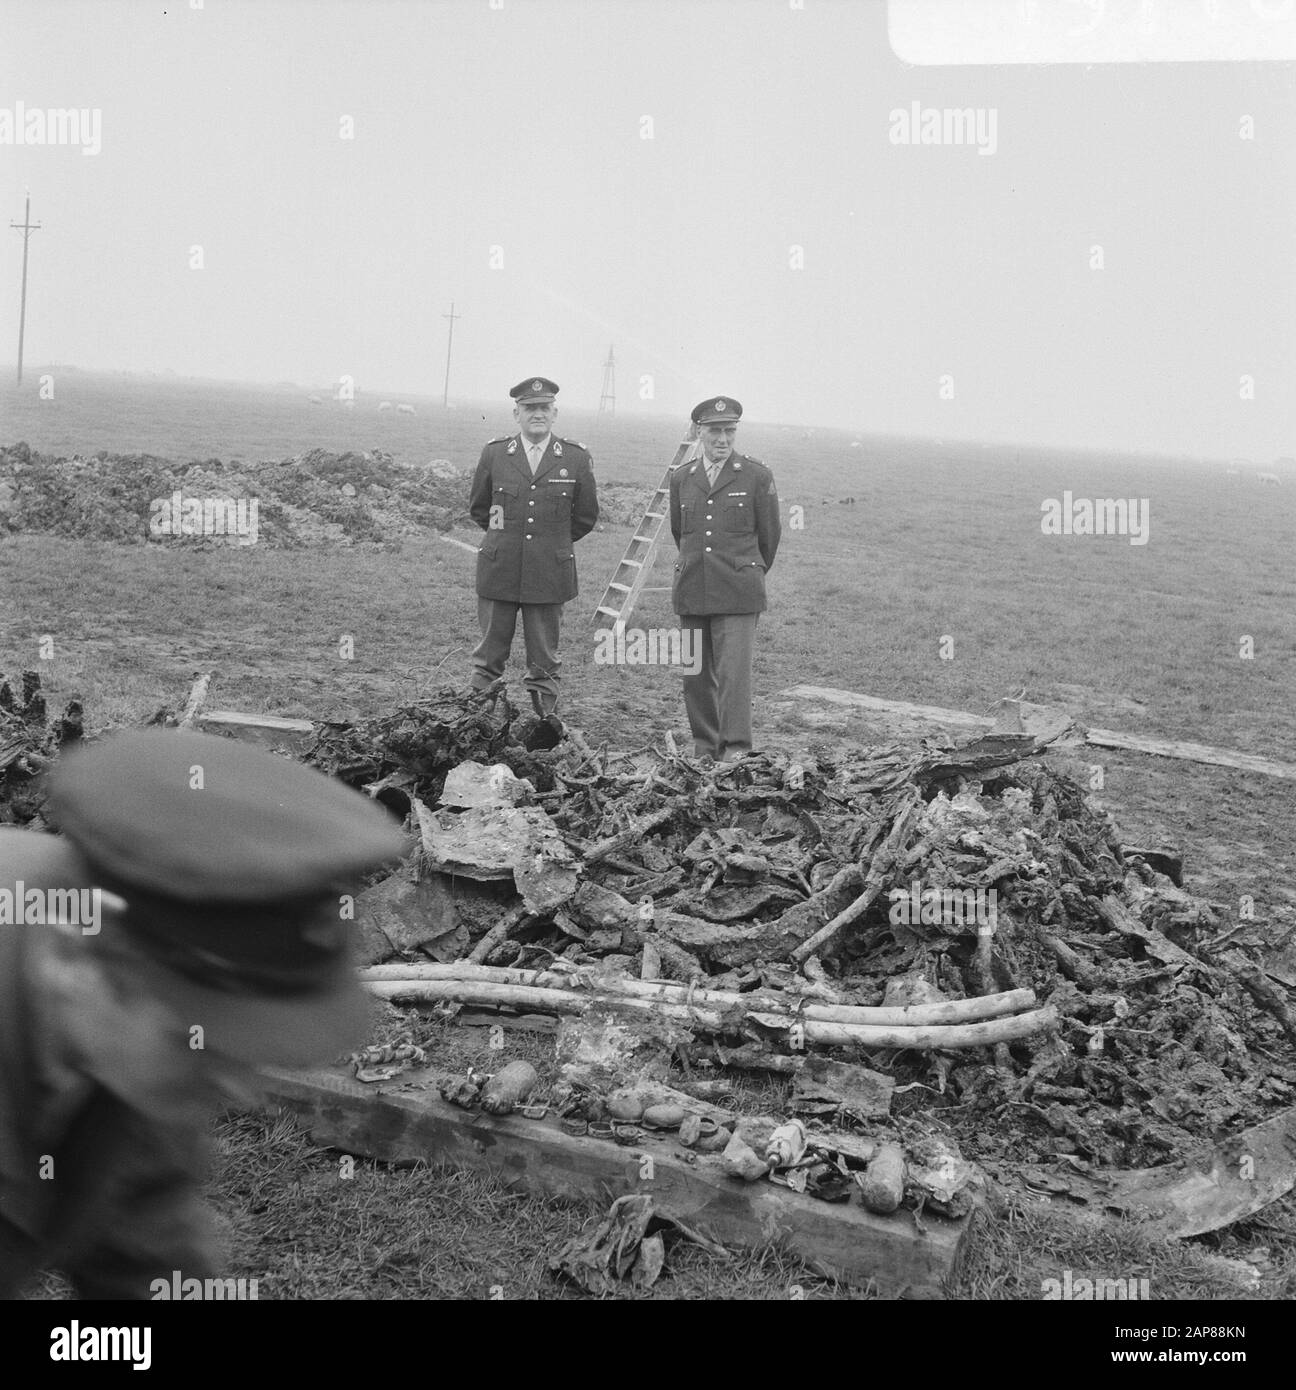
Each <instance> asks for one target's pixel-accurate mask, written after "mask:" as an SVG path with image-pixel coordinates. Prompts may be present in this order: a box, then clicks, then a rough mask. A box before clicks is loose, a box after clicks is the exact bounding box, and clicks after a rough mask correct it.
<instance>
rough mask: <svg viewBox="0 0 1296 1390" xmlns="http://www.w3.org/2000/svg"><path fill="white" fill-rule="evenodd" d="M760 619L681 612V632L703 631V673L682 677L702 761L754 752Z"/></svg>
mask: <svg viewBox="0 0 1296 1390" xmlns="http://www.w3.org/2000/svg"><path fill="white" fill-rule="evenodd" d="M758 617H760V614H759V613H711V614H709V615H706V616H700V617H690V616H688V615H686V614H683V613H681V614H680V620H679V621H680V627H681V628H690V627H691V628H694V629H700V630H701V633H702V643H701V647H702V666H701V670H699V672H698V673H697V675H696V676H685V677H684V708H685V709H686V710H687V711H688V719H689V728H690V729H691V730H692V732H693V752H694V754H695V755H696V756H697V757H699V758H701V757H705V756H706V755H707V754H710V756H711V757H713V758H736V757H740V756H741V755H742V754H744V753H750V752H751V746H752V724H751V663H752V646H753V645H754V642H755V637H756V619H757V618H758ZM695 640H696V639H695Z"/></svg>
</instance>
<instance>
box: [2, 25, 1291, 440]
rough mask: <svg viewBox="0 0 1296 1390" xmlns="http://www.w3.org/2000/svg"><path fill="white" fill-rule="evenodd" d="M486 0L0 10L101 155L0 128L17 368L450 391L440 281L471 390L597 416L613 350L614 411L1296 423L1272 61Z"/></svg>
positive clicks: (1284, 181) (15, 71) (900, 427)
mask: <svg viewBox="0 0 1296 1390" xmlns="http://www.w3.org/2000/svg"><path fill="white" fill-rule="evenodd" d="M1190 2H1192V0H1182V3H1183V4H1184V5H1187V4H1189V3H1190ZM494 3H495V4H496V5H499V8H492V0H404V2H403V3H387V2H386V0H336V2H330V0H206V2H205V3H204V4H203V5H202V6H201V8H196V9H195V8H191V7H190V3H189V0H173V2H172V3H168V4H165V5H164V4H162V3H142V2H140V3H135V0H131V2H130V3H117V2H115V0H87V2H86V3H77V2H76V0H0V108H5V107H7V108H8V109H9V110H10V111H11V112H15V111H16V103H18V102H22V103H24V105H25V106H26V107H27V108H28V109H30V108H63V107H76V108H87V109H91V108H93V109H97V110H99V111H100V112H101V113H102V114H101V119H102V129H101V137H100V138H101V145H102V147H101V150H100V152H99V153H98V154H95V155H85V154H83V153H82V152H81V150H80V149H79V148H76V147H73V146H62V147H56V146H51V145H44V146H29V145H21V146H20V145H16V144H5V143H0V211H2V212H3V213H4V215H5V221H6V222H7V221H10V220H21V217H22V199H23V190H24V188H25V187H27V186H30V188H31V193H32V215H33V218H34V219H39V220H40V222H41V224H42V228H41V230H40V231H39V232H36V233H34V234H33V236H32V239H31V254H32V262H31V272H30V288H29V307H28V314H29V317H28V334H27V361H28V365H29V367H30V366H33V365H36V364H39V363H42V362H66V363H73V364H77V365H80V366H94V367H105V368H127V369H137V370H151V371H160V370H167V369H169V370H174V371H176V372H179V373H182V374H193V375H200V376H215V377H226V378H236V379H246V380H263V381H277V380H288V381H297V382H301V383H303V384H307V385H312V386H319V385H321V384H323V383H326V382H329V381H335V380H337V379H338V378H340V377H341V376H342V375H343V374H347V375H350V376H352V377H353V378H354V379H355V382H356V384H357V387H358V388H359V389H360V390H361V391H366V390H368V391H374V392H381V393H383V394H387V393H395V392H400V391H409V392H423V393H427V394H432V395H439V394H440V391H441V383H442V376H443V373H444V370H445V349H446V326H447V325H446V321H445V319H444V318H443V317H442V315H443V314H444V313H446V312H447V311H448V310H449V307H450V302H451V300H454V301H455V303H456V306H457V310H458V312H460V313H461V314H462V315H463V317H462V318H461V319H460V320H458V321H457V322H456V325H455V342H454V360H453V369H452V376H451V394H452V396H456V397H459V398H461V399H465V398H472V399H483V398H492V397H494V398H500V397H503V396H504V395H505V393H506V392H507V388H508V387H509V386H510V385H512V384H513V383H514V382H515V381H517V380H518V379H519V378H521V377H523V376H527V375H532V374H534V373H538V372H542V373H544V374H546V375H549V376H552V377H553V378H554V379H556V380H557V381H558V382H559V383H560V384H561V386H562V390H563V394H562V398H561V399H562V402H563V403H564V404H567V405H569V406H572V407H593V406H595V405H596V404H597V402H598V396H599V391H600V386H601V382H602V370H603V360H604V358H605V357H606V355H607V351H608V347H609V345H610V344H615V348H616V358H617V378H616V390H617V408H618V411H619V412H624V411H630V410H634V409H640V410H645V411H651V412H653V413H662V412H667V413H683V412H685V411H687V410H688V408H689V407H690V406H691V405H692V404H693V403H694V402H695V401H697V400H699V399H700V398H701V397H703V396H704V395H708V394H711V393H716V392H724V393H726V394H732V395H735V396H737V397H739V398H740V399H741V400H742V401H743V402H744V403H745V405H746V408H747V413H748V415H749V416H751V417H752V418H755V419H760V420H767V421H787V422H797V423H807V424H810V423H815V422H821V423H825V424H839V425H845V426H847V427H850V428H853V429H858V430H861V431H865V430H867V431H878V432H886V433H904V434H916V435H937V436H943V437H946V438H950V437H964V438H969V439H996V440H1011V441H1018V442H1023V443H1030V442H1043V443H1051V444H1062V445H1068V444H1078V445H1100V446H1116V447H1121V448H1128V449H1136V450H1153V451H1165V452H1179V453H1188V454H1194V455H1203V456H1243V457H1248V458H1254V459H1257V460H1261V461H1266V462H1267V461H1268V460H1270V459H1272V458H1274V457H1276V456H1279V455H1292V454H1296V390H1294V389H1293V388H1294V386H1296V235H1294V232H1296V217H1294V216H1293V214H1294V213H1296V179H1294V178H1293V174H1294V173H1296V161H1294V159H1293V149H1294V148H1296V84H1294V83H1293V67H1292V65H1291V64H1281V63H1271V64H1263V63H1260V64H1251V63H1240V62H1235V63H1191V64H1162V65H1148V64H1123V65H1122V64H1112V65H1099V66H1089V67H1086V66H1084V65H1077V64H1072V65H1069V66H1031V65H1028V64H1018V65H1014V66H989V67H987V66H961V67H955V66H941V67H925V66H915V65H910V64H907V63H904V62H902V61H900V60H899V59H898V58H897V57H896V56H895V55H894V53H893V52H892V50H891V46H890V44H889V42H888V31H887V23H886V9H885V6H884V5H883V4H882V3H881V0H805V3H804V8H802V9H796V8H793V5H792V4H791V3H789V0H494ZM1013 7H1014V8H1015V6H1013ZM914 103H919V104H920V108H922V109H926V108H942V109H943V108H969V107H970V108H974V109H980V110H981V111H982V113H983V121H984V122H986V123H988V121H989V119H990V115H989V113H990V112H991V111H993V112H994V126H993V132H994V148H993V153H986V154H982V153H980V151H979V150H978V148H977V146H976V145H975V144H966V143H965V144H941V145H932V144H928V145H921V144H916V143H908V144H906V143H896V142H895V138H894V137H896V136H897V134H903V131H902V130H899V131H898V128H897V121H896V118H894V117H893V115H892V112H893V111H896V110H902V111H904V112H906V113H908V112H910V111H911V110H912V107H913V104H914ZM1248 117H1249V118H1251V120H1252V122H1253V124H1254V138H1253V139H1243V138H1241V132H1242V130H1243V122H1244V119H1245V118H1248ZM344 118H351V120H352V121H353V123H354V138H353V139H344V138H341V136H342V134H343V133H344ZM989 130H990V127H989V125H988V124H983V131H984V132H985V133H986V134H987V135H988V133H989ZM646 135H647V136H650V137H651V138H644V137H645V136H646ZM985 143H986V142H985V141H983V144H985ZM5 236H6V240H5V243H4V258H3V262H0V360H9V361H12V359H13V356H14V353H15V345H16V342H15V340H16V324H17V317H18V278H19V267H20V257H21V238H20V237H19V236H18V235H17V234H16V233H14V232H10V231H7V230H6V232H5ZM195 245H198V246H201V248H202V258H203V268H202V269H201V270H198V269H192V268H191V267H190V259H191V251H190V248H191V247H192V246H195ZM1095 245H1097V246H1100V247H1101V253H1100V254H1101V259H1102V262H1103V268H1102V269H1101V270H1097V269H1093V268H1091V262H1092V261H1093V260H1094V258H1095V255H1096V253H1094V252H1093V251H1092V250H1091V248H1093V247H1094V246H1095ZM795 248H801V251H800V253H799V257H798V252H797V250H796V249H795ZM501 258H502V264H500V261H501ZM799 258H800V260H801V261H802V262H803V263H801V264H798V260H799ZM492 261H494V264H493V263H492ZM1244 374H1245V375H1249V376H1251V377H1253V378H1254V381H1255V387H1254V393H1255V399H1254V400H1244V399H1241V397H1240V379H1241V378H1242V377H1243V375H1244ZM641 378H651V379H652V380H651V386H652V392H653V395H652V398H651V399H646V400H641V399H640V381H641ZM942 378H948V380H946V382H945V383H944V384H945V395H947V396H948V395H949V392H950V387H951V385H952V390H953V399H942Z"/></svg>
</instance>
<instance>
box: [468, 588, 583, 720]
mask: <svg viewBox="0 0 1296 1390" xmlns="http://www.w3.org/2000/svg"><path fill="white" fill-rule="evenodd" d="M519 611H521V614H522V639H523V641H524V642H525V644H526V660H527V669H526V675H525V676H524V677H523V678H522V684H523V685H524V686H525V687H526V688H527V690H528V691H529V692H530V694H531V703H532V705H533V706H534V707H535V712H536V713H537V714H552V713H553V711H554V708H555V706H556V705H557V704H558V668H559V667H560V666H561V665H562V658H561V657H559V655H558V638H559V634H560V631H561V628H562V611H563V606H562V604H561V603H509V602H507V601H506V600H504V599H498V598H479V599H478V600H477V621H478V623H479V624H480V625H481V633H482V639H481V641H480V642H479V643H478V644H477V648H476V650H475V651H474V652H473V654H472V661H473V675H472V684H473V689H474V690H485V689H486V687H487V686H489V685H492V684H493V683H494V682H495V681H497V680H499V678H500V677H501V676H502V675H503V674H504V665H505V663H506V662H507V661H508V658H509V652H510V651H511V650H512V647H513V634H514V632H515V631H516V630H517V617H518V612H519Z"/></svg>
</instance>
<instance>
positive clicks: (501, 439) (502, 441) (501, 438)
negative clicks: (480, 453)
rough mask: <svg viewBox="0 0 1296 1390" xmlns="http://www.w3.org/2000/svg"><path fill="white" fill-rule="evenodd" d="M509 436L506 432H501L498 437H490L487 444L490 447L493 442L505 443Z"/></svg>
mask: <svg viewBox="0 0 1296 1390" xmlns="http://www.w3.org/2000/svg"><path fill="white" fill-rule="evenodd" d="M507 438H508V435H506V434H501V435H500V436H499V437H498V438H497V439H488V440H487V441H486V444H487V446H488V447H489V446H490V445H491V444H503V443H504V441H505V440H506V439H507Z"/></svg>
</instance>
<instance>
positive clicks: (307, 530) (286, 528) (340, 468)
mask: <svg viewBox="0 0 1296 1390" xmlns="http://www.w3.org/2000/svg"><path fill="white" fill-rule="evenodd" d="M177 493H179V494H180V498H181V508H183V505H184V502H185V501H186V500H192V499H197V500H198V501H200V502H201V501H202V500H204V499H217V498H229V499H235V500H239V499H241V500H243V501H244V502H245V503H247V502H250V501H251V500H252V499H255V500H256V503H257V514H256V536H255V537H254V540H255V543H256V544H258V545H268V546H271V547H275V548H294V547H299V546H303V545H308V544H319V543H328V544H334V545H354V544H357V543H360V542H375V543H386V542H392V541H400V540H403V539H405V538H406V537H409V536H414V535H419V534H424V533H426V532H428V531H433V530H435V531H448V530H450V528H451V527H453V526H454V525H455V523H456V522H457V521H459V520H461V519H466V516H467V507H468V480H467V477H466V476H465V475H463V474H461V473H460V472H459V471H458V470H457V469H456V468H455V467H454V466H453V465H451V464H449V463H448V462H447V461H446V460H444V459H441V460H433V461H432V462H431V463H428V464H413V463H401V462H398V461H396V460H395V459H394V458H393V457H392V455H391V454H389V453H386V452H385V451H383V450H381V449H374V450H368V451H366V452H364V453H362V454H361V453H345V454H333V453H330V452H328V451H327V450H325V449H312V450H310V451H308V452H307V453H304V454H300V455H297V456H296V457H294V458H287V459H283V460H281V461H279V462H268V463H255V464H254V463H246V462H244V461H242V460H238V459H232V460H229V461H227V462H222V460H220V459H207V460H205V461H191V462H188V463H179V462H175V461H173V460H170V459H165V458H159V457H156V456H155V455H153V454H110V453H107V452H106V451H103V452H100V453H98V454H95V455H93V456H91V457H89V458H83V457H81V456H80V455H75V456H73V457H72V458H63V457H55V456H54V455H52V454H42V453H37V452H36V451H35V450H33V449H31V448H30V447H29V446H28V445H26V444H14V445H10V446H8V447H5V448H0V534H4V533H5V532H12V533H17V532H39V533H44V534H47V535H54V536H66V537H69V538H72V539H93V540H106V541H117V542H124V543H127V544H140V543H143V542H145V541H149V542H151V543H154V544H179V543H184V544H188V545H193V544H195V543H201V544H204V545H226V544H228V545H236V544H247V543H248V540H247V539H246V538H245V537H242V536H239V535H229V536H225V535H209V534H204V535H201V536H199V535H195V534H178V535H177V534H174V533H162V532H161V531H160V530H158V529H151V526H150V523H151V521H152V518H153V517H154V515H155V513H156V514H157V515H158V516H163V517H165V516H168V515H169V513H166V512H162V511H159V510H158V507H157V504H158V503H161V502H167V503H170V502H171V501H172V499H174V497H175V495H176V494H177ZM245 512H246V508H245ZM176 520H177V522H178V523H179V524H181V525H183V524H184V514H183V510H182V511H181V513H180V515H179V516H178V517H177V518H176Z"/></svg>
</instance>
